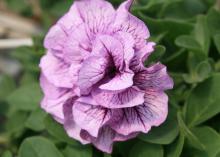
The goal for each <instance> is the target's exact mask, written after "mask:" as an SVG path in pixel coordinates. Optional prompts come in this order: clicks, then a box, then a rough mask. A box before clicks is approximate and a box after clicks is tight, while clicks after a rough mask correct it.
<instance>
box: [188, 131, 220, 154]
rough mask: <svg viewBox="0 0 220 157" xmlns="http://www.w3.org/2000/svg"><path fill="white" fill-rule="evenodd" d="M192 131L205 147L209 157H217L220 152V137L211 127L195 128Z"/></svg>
mask: <svg viewBox="0 0 220 157" xmlns="http://www.w3.org/2000/svg"><path fill="white" fill-rule="evenodd" d="M192 131H193V133H194V134H195V135H196V136H197V137H198V139H199V140H200V141H201V143H203V145H205V152H206V153H207V154H208V157H216V155H217V154H218V153H219V152H220V135H219V134H218V133H217V132H216V131H215V130H213V129H212V128H210V127H198V128H193V129H192Z"/></svg>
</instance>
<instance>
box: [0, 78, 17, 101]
mask: <svg viewBox="0 0 220 157" xmlns="http://www.w3.org/2000/svg"><path fill="white" fill-rule="evenodd" d="M15 87H16V85H15V81H14V80H13V79H12V78H11V77H9V76H6V75H0V100H4V99H5V98H6V97H7V96H8V95H9V94H10V93H11V92H12V91H13V90H14V89H15Z"/></svg>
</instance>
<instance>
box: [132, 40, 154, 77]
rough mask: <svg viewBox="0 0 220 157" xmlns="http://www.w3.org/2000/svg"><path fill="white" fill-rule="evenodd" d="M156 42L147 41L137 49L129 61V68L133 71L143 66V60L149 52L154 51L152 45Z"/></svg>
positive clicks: (137, 70)
mask: <svg viewBox="0 0 220 157" xmlns="http://www.w3.org/2000/svg"><path fill="white" fill-rule="evenodd" d="M155 45H156V44H155V43H154V42H148V43H147V44H146V45H145V46H144V47H143V48H142V49H140V50H139V51H137V52H136V53H135V55H134V57H133V58H132V59H131V62H130V69H131V70H132V71H134V72H136V73H137V72H139V71H140V70H142V69H143V68H144V67H145V66H144V64H143V62H144V61H145V60H146V59H147V58H148V56H150V54H151V53H152V52H153V51H154V46H155Z"/></svg>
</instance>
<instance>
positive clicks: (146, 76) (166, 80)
mask: <svg viewBox="0 0 220 157" xmlns="http://www.w3.org/2000/svg"><path fill="white" fill-rule="evenodd" d="M134 84H135V85H136V86H138V87H139V88H140V89H143V90H145V89H147V88H156V89H158V90H162V91H163V90H167V89H172V88H173V84H174V83H173V80H172V79H171V78H170V76H169V75H168V73H167V68H166V66H164V65H162V64H160V63H157V64H155V65H152V66H151V67H149V68H144V69H142V70H141V71H140V72H139V73H137V74H136V75H135V77H134Z"/></svg>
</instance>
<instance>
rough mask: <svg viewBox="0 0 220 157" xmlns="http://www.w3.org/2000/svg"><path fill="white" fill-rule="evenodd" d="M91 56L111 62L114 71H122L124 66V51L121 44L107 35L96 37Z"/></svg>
mask: <svg viewBox="0 0 220 157" xmlns="http://www.w3.org/2000/svg"><path fill="white" fill-rule="evenodd" d="M92 54H93V55H102V56H103V57H105V58H107V59H108V60H109V61H112V62H113V63H112V64H113V65H115V66H116V69H122V68H123V65H124V49H123V45H122V43H121V42H120V41H119V40H117V39H116V38H114V37H112V36H108V35H101V36H98V37H97V39H96V41H95V43H94V47H93V52H92Z"/></svg>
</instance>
